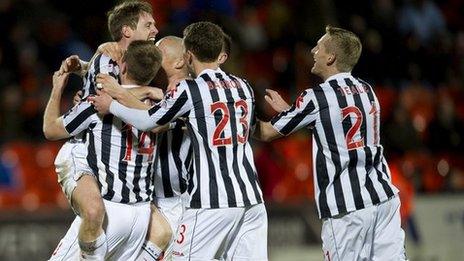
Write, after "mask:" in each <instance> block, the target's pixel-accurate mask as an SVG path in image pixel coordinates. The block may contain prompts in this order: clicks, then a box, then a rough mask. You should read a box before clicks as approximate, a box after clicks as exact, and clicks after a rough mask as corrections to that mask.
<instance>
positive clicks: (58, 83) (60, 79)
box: [53, 71, 69, 90]
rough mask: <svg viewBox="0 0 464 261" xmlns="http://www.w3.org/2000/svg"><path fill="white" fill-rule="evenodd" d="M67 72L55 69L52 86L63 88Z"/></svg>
mask: <svg viewBox="0 0 464 261" xmlns="http://www.w3.org/2000/svg"><path fill="white" fill-rule="evenodd" d="M68 78H69V73H61V74H60V71H55V73H54V74H53V88H54V89H57V90H63V88H64V86H66V83H68Z"/></svg>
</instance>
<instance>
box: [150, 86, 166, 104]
mask: <svg viewBox="0 0 464 261" xmlns="http://www.w3.org/2000/svg"><path fill="white" fill-rule="evenodd" d="M148 98H149V99H151V100H155V101H161V100H162V99H163V98H164V92H163V90H162V89H160V88H156V87H149V89H148Z"/></svg>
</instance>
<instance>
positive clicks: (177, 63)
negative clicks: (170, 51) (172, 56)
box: [174, 58, 185, 69]
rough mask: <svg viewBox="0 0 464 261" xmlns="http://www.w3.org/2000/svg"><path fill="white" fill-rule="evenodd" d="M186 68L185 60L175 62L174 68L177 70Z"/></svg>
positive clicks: (179, 59)
mask: <svg viewBox="0 0 464 261" xmlns="http://www.w3.org/2000/svg"><path fill="white" fill-rule="evenodd" d="M184 66H185V60H184V59H183V58H178V59H177V60H176V61H175V62H174V68H176V69H181V68H182V67H184Z"/></svg>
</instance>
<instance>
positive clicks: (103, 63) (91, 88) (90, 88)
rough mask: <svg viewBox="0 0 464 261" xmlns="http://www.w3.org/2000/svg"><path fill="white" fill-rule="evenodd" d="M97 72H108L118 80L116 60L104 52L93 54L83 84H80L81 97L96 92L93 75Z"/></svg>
mask: <svg viewBox="0 0 464 261" xmlns="http://www.w3.org/2000/svg"><path fill="white" fill-rule="evenodd" d="M99 73H104V74H109V75H111V76H113V77H114V78H115V79H118V80H119V66H118V64H117V62H116V61H113V60H112V59H111V58H110V57H109V56H107V55H105V54H99V53H97V54H95V55H94V57H92V59H91V60H90V65H89V70H88V71H87V73H86V74H85V76H84V85H83V86H82V98H83V99H85V98H87V97H88V96H89V95H95V94H97V92H96V82H95V77H96V76H97V74H99Z"/></svg>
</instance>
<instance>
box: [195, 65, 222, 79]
mask: <svg viewBox="0 0 464 261" xmlns="http://www.w3.org/2000/svg"><path fill="white" fill-rule="evenodd" d="M217 72H222V70H221V68H219V67H218V68H217V69H216V70H213V69H204V70H203V71H201V73H199V74H198V76H197V78H198V77H200V76H201V75H203V74H205V73H206V74H208V73H217Z"/></svg>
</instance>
